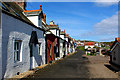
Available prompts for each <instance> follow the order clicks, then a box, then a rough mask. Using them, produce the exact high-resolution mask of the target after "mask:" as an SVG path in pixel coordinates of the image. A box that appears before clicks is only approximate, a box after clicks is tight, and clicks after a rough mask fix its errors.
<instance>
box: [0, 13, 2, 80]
mask: <svg viewBox="0 0 120 80" xmlns="http://www.w3.org/2000/svg"><path fill="white" fill-rule="evenodd" d="M1 14H2V13H1V12H0V80H1V79H2V26H1V22H2V20H1Z"/></svg>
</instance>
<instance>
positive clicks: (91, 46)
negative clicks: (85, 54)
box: [85, 45, 94, 49]
mask: <svg viewBox="0 0 120 80" xmlns="http://www.w3.org/2000/svg"><path fill="white" fill-rule="evenodd" d="M88 47H90V48H93V47H94V45H89V46H87V45H86V46H85V49H87V48H88Z"/></svg>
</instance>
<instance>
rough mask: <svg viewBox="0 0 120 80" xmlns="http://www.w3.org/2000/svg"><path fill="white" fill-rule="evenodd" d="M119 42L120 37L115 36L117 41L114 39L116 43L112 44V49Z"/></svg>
mask: <svg viewBox="0 0 120 80" xmlns="http://www.w3.org/2000/svg"><path fill="white" fill-rule="evenodd" d="M117 42H118V43H119V44H120V37H118V38H115V41H114V43H113V44H112V46H111V48H110V49H112V48H113V47H114V45H115V44H116V43H117Z"/></svg>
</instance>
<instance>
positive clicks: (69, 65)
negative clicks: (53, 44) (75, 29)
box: [21, 50, 118, 80]
mask: <svg viewBox="0 0 120 80" xmlns="http://www.w3.org/2000/svg"><path fill="white" fill-rule="evenodd" d="M108 62H109V57H103V56H86V55H85V53H84V51H81V50H78V51H77V52H76V53H74V54H72V55H69V56H67V57H65V58H64V59H61V60H59V61H56V62H55V63H53V64H50V65H47V66H45V67H44V68H40V69H38V70H35V71H34V73H32V74H29V75H27V76H25V77H24V78H22V79H21V80H26V79H28V80H29V79H35V80H36V79H38V80H46V79H51V80H54V79H57V80H58V79H61V78H62V80H63V79H65V80H66V79H68V78H69V80H71V79H77V80H88V79H91V78H94V79H95V80H96V78H97V79H98V78H103V79H100V80H104V79H105V80H106V79H107V80H116V79H117V78H118V74H117V73H115V72H113V71H112V70H110V69H109V68H108V67H107V66H108V65H109V63H108ZM92 80H93V79H92ZM98 80H99V79H98Z"/></svg>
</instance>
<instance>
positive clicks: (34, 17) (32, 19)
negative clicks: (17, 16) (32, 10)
mask: <svg viewBox="0 0 120 80" xmlns="http://www.w3.org/2000/svg"><path fill="white" fill-rule="evenodd" d="M27 18H28V19H29V20H30V21H31V22H32V23H33V24H34V25H36V26H38V16H28V17H27Z"/></svg>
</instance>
